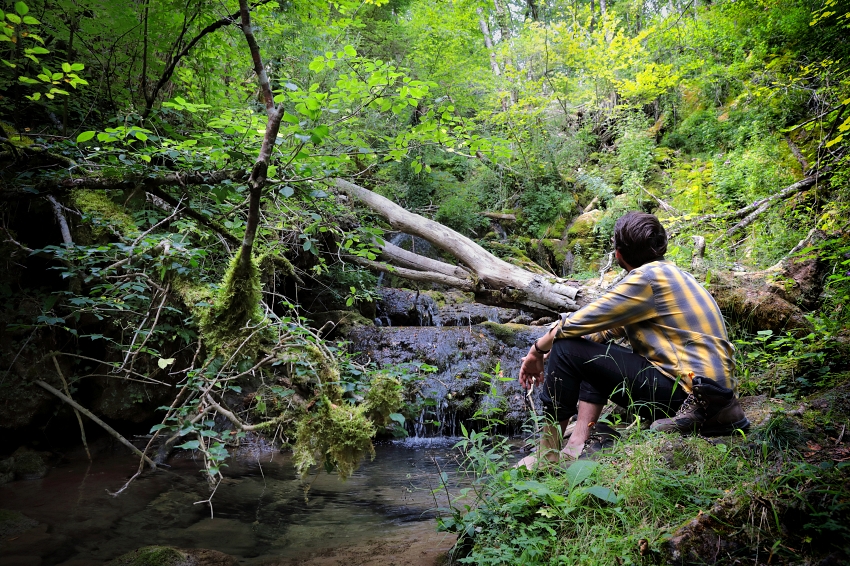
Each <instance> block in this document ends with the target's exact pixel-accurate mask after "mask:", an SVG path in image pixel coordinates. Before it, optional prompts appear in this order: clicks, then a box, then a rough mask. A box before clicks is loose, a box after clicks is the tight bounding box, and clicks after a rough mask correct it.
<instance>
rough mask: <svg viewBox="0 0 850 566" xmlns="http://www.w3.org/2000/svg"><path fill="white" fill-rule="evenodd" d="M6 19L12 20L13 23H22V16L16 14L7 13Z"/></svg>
mask: <svg viewBox="0 0 850 566" xmlns="http://www.w3.org/2000/svg"><path fill="white" fill-rule="evenodd" d="M6 19H7V20H9V21H10V22H12V23H13V24H20V23H21V17H20V16H17V15H15V14H6Z"/></svg>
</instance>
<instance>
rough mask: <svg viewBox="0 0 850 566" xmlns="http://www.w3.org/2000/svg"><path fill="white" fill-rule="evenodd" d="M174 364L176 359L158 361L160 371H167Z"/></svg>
mask: <svg viewBox="0 0 850 566" xmlns="http://www.w3.org/2000/svg"><path fill="white" fill-rule="evenodd" d="M173 363H174V358H160V359H158V360H157V362H156V365H158V366H159V369H165V368H167V367H168V366H170V365H171V364H173Z"/></svg>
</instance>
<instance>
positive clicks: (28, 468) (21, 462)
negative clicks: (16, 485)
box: [12, 446, 47, 480]
mask: <svg viewBox="0 0 850 566" xmlns="http://www.w3.org/2000/svg"><path fill="white" fill-rule="evenodd" d="M12 457H13V458H14V462H15V463H14V469H15V478H16V479H19V480H40V479H41V478H43V477H44V476H46V475H47V464H45V463H44V460H43V459H42V457H41V455H40V454H39V453H38V452H34V451H32V450H30V449H28V448H26V447H23V446H22V447H20V448H18V449H17V450H15V453H14V454H12Z"/></svg>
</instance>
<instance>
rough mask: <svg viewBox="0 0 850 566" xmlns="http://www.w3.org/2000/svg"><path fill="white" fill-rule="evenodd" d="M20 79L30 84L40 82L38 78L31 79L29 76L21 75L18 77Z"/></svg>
mask: <svg viewBox="0 0 850 566" xmlns="http://www.w3.org/2000/svg"><path fill="white" fill-rule="evenodd" d="M18 80H19V81H21V82H22V83H24V84H28V85H37V84H38V81H37V80H35V79H31V78H29V77H24V76H20V77H18Z"/></svg>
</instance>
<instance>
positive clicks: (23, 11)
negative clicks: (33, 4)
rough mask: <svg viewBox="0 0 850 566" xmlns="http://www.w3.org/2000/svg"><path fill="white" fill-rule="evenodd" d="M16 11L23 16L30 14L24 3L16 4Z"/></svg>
mask: <svg viewBox="0 0 850 566" xmlns="http://www.w3.org/2000/svg"><path fill="white" fill-rule="evenodd" d="M15 11H16V12H17V13H19V14H20V15H22V16H26V15H27V14H29V12H30V9H29V7H28V6H27V5H26V4H25V3H24V2H15Z"/></svg>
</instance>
